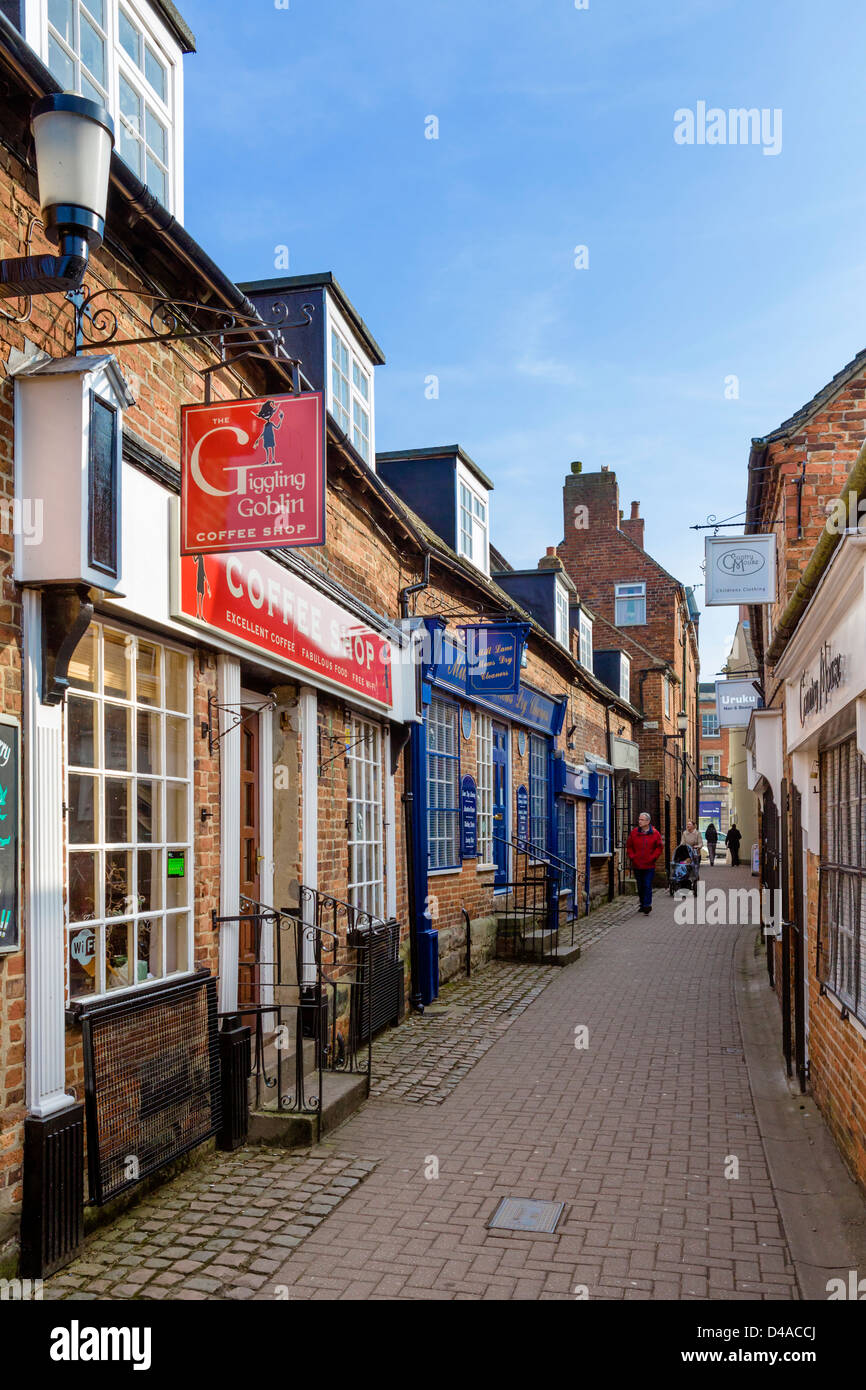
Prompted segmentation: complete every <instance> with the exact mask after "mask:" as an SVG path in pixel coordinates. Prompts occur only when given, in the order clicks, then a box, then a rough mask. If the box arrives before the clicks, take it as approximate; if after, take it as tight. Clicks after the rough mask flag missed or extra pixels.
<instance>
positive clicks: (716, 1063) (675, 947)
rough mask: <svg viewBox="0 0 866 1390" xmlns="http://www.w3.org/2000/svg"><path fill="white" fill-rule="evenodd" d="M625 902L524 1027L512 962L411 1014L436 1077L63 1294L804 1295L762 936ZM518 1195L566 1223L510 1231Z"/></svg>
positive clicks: (111, 1259) (177, 1189)
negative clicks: (770, 1161)
mask: <svg viewBox="0 0 866 1390" xmlns="http://www.w3.org/2000/svg"><path fill="white" fill-rule="evenodd" d="M703 872H704V875H705V877H706V878H707V880H708V881H709V882H711V883H722V884H725V885H726V886H735V884H736V885H740V886H750V884H751V880H750V878H749V875H748V871H747V870H742V871H740V873H739V874H737V875H736V876H735V875H734V873H732V871H729V870H725V869H723V868H722V869H716V870H708V869H706V868H705V869H704V871H703ZM607 915H608V918H609V921H608V922H607V924H606V929H605V930H604V931H601V930H598V931H596V930H595V928H594V927H593V932H592V935H593V939H592V943H591V944H589V946H588V948H587V949H585V951H584V955H583V957H582V959H581V960H580V961H578V962H577V963H576V964H574V965H572V966H569V967H567V968H566V969H556V968H553V967H551V968H548V969H547V970H544V969H542V968H540V967H527V968H526V969H527V976H526V980H527V988H526V990H525V992H521V989H520V988H519V987H515V985H514V982H513V981H509V982H508V988H507V990H506V993H505V996H504V997H505V1006H504V1008H503V1010H502V1014H503V1019H504V1022H505V1023H506V1025H507V1026H504V1027H501V1028H500V1027H498V1025H497V1027H496V1028H493V1027H491V1023H490V1011H491V989H492V990H493V995H494V996H495V995H496V987H495V981H496V979H497V978H498V979H499V980H500V982H502V981H503V980H504V978H505V977H504V976H503V973H502V970H501V969H499V970H498V971H496V970H495V971H494V972H492V973H491V972H482V973H481V974H479V976H478V977H477V979H476V980H475V981H472V982H470V983H469V984H468V985H462V986H460V987H459V989H457V990H454V991H450V992H448V995H446V1001H445V1003H446V1008H445V1012H444V1014H442V1015H440V1017H439V1018H438V1019H437V1020H436V1021H435V1022H432V1023H428V1024H426V1025H425V1024H423V1023H418V1024H416V1023H413V1024H411V1025H410V1026H409V1027H408V1028H406V1029H405V1030H404V1031H403V1034H402V1037H403V1038H405V1039H406V1040H409V1039H410V1038H412V1037H413V1036H414V1037H415V1038H416V1039H417V1045H418V1056H417V1058H416V1061H419V1062H420V1063H421V1065H420V1067H419V1071H420V1073H421V1074H422V1075H423V1074H424V1072H425V1068H426V1069H427V1070H428V1071H429V1069H430V1067H434V1066H435V1067H439V1068H440V1070H439V1072H438V1073H436V1072H434V1075H438V1076H439V1080H438V1081H434V1082H433V1083H432V1089H431V1088H428V1089H426V1090H423V1091H417V1093H416V1094H411V1090H412V1086H410V1087H408V1088H406V1089H404V1096H403V1098H402V1099H398V1098H396V1095H395V1092H396V1091H397V1089H398V1085H397V1084H395V1085H394V1086H393V1087H392V1088H391V1090H390V1091H389V1092H386V1094H384V1095H382V1096H379V1097H374V1098H373V1099H371V1101H370V1102H369V1103H368V1104H367V1105H366V1106H365V1107H364V1109H363V1110H362V1111H360V1112H359V1113H358V1114H357V1115H356V1116H355V1117H353V1118H352V1119H351V1120H350V1121H349V1122H348V1123H347V1124H346V1125H344V1126H343V1127H342V1128H341V1129H340V1130H339V1131H338V1132H337V1133H336V1134H335V1135H333V1136H331V1138H330V1140H329V1141H326V1142H325V1143H323V1144H321V1145H319V1146H318V1147H317V1148H316V1149H315V1150H314V1151H313V1152H312V1153H311V1154H308V1155H288V1154H285V1153H282V1152H280V1151H277V1150H245V1151H242V1152H241V1153H240V1154H234V1155H220V1156H219V1157H218V1158H216V1159H214V1160H208V1162H207V1163H205V1164H204V1165H202V1166H201V1167H199V1168H197V1169H194V1170H192V1171H191V1172H190V1173H188V1174H186V1175H185V1176H184V1177H182V1178H180V1179H178V1180H177V1181H176V1182H174V1183H171V1184H169V1185H167V1186H166V1187H164V1188H162V1189H161V1190H160V1191H159V1192H157V1193H154V1194H152V1196H151V1197H149V1198H147V1199H146V1202H145V1203H143V1204H141V1205H140V1206H138V1207H136V1208H134V1209H133V1210H132V1211H131V1212H130V1213H129V1214H128V1215H127V1217H125V1218H124V1221H123V1223H122V1225H121V1226H120V1227H118V1225H115V1226H113V1227H111V1228H109V1229H108V1230H106V1231H105V1232H103V1233H100V1234H97V1235H96V1236H94V1237H93V1238H92V1239H91V1241H90V1242H89V1243H88V1246H87V1248H86V1251H85V1259H84V1260H83V1261H79V1262H77V1264H76V1265H74V1266H72V1267H71V1269H70V1270H68V1271H66V1272H65V1273H64V1274H63V1275H60V1276H57V1277H56V1278H55V1279H53V1280H50V1281H49V1282H48V1286H47V1288H46V1296H48V1297H67V1298H80V1297H82V1296H83V1297H93V1296H96V1297H98V1298H106V1297H109V1298H110V1297H115V1298H117V1297H121V1298H123V1297H130V1296H138V1297H140V1298H153V1297H170V1298H177V1297H180V1298H201V1297H216V1298H221V1297H222V1298H225V1297H232V1298H248V1297H254V1298H256V1299H272V1298H285V1297H289V1298H292V1299H310V1298H313V1299H335V1298H336V1299H355V1298H364V1299H366V1298H372V1299H382V1298H410V1299H574V1298H582V1297H588V1298H590V1299H597V1298H602V1299H623V1298H626V1299H713V1298H719V1299H729V1298H739V1299H756V1298H758V1299H761V1298H765V1299H781V1300H791V1299H797V1298H798V1297H799V1291H798V1286H797V1281H796V1278H795V1274H794V1270H793V1267H792V1263H791V1257H790V1252H789V1249H788V1246H787V1243H786V1240H785V1236H784V1234H783V1231H782V1227H781V1224H780V1219H779V1212H778V1209H777V1205H776V1199H775V1196H774V1192H773V1189H772V1186H771V1182H770V1177H769V1173H768V1170H767V1165H766V1160H765V1156H764V1147H763V1144H762V1142H761V1136H760V1133H759V1131H758V1124H757V1119H756V1113H755V1108H754V1104H753V1101H752V1094H751V1091H750V1087H749V1080H748V1075H747V1071H746V1065H745V1060H744V1057H743V1042H742V1038H741V1035H740V1027H739V1022H738V1015H737V1008H736V1002H735V996H734V983H735V980H734V952H735V945H736V942H737V938H738V935H739V934H740V932H742V930H744V929H742V928H736V927H719V926H714V927H694V926H686V925H678V924H677V922H676V921H675V919H674V907H673V904H672V902H671V900H670V899H669V898H668V897H667V896H664V895H657V897H656V906H655V909H654V912H653V914H652V916H651V917H649V918H645V917H642V916H640V915H639V914H638V912H637V910H636V907H635V906H634V904H633V901H632V902H630V903H629V904H627V905H623V904H619V905H618V906H617V908H616V910H615V911H614V912H608V913H607ZM590 921H592V919H590ZM598 925H599V926H603V925H605V924H604V923H602V922H601V918H599V923H598ZM750 935H751V933H750ZM519 968H520V967H511V966H509V967H507V970H508V971H511V970H514V969H519ZM536 976H538V978H535V977H536ZM542 977H543V978H542ZM473 991H475V992H476V997H477V1001H478V1003H479V1005H480V1007H479V1008H478V1010H477V1011H476V1012H477V1018H476V1014H475V1013H473V1010H472V1007H471V1003H472V994H473ZM455 998H456V999H457V1000H458V1002H457V1004H456V1006H453V1000H454V999H455ZM509 1001H510V1002H509ZM500 1002H501V999H500ZM769 1007H773V1005H772V1002H771V1001H770V1002H769ZM493 1012H494V1014H495V1007H494V1008H493ZM434 1017H435V1016H434ZM503 1019H500V1022H502V1021H503ZM425 1027H426V1029H427V1030H428V1033H427V1034H425V1033H423V1032H422V1031H421V1030H422V1029H424V1028H425ZM443 1029H446V1030H447V1031H448V1033H449V1034H450V1036H452V1037H458V1036H459V1037H462V1038H463V1039H464V1040H465V1042H466V1050H465V1051H464V1052H463V1053H462V1054H461V1057H460V1060H459V1062H458V1063H457V1066H456V1067H455V1068H452V1069H451V1071H450V1072H449V1071H448V1068H447V1059H444V1062H443V1058H442V1056H441V1055H437V1056H433V1057H431V1056H430V1055H429V1054H428V1052H427V1050H426V1049H427V1048H428V1046H429V1047H431V1048H433V1049H434V1050H435V1051H436V1052H437V1053H438V1052H439V1050H440V1042H439V1041H435V1042H432V1041H431V1042H430V1043H429V1044H428V1043H425V1041H424V1038H425V1036H429V1038H430V1039H431V1040H433V1039H436V1040H439V1039H441V1038H442V1037H444V1036H446V1034H445V1033H443V1032H442V1030H443ZM479 1042H485V1043H486V1046H485V1047H484V1049H483V1052H482V1051H480V1050H479V1048H478V1044H479ZM576 1044H577V1045H576ZM403 1045H404V1044H403V1042H402V1041H401V1040H396V1041H395V1040H393V1039H391V1040H388V1041H387V1042H386V1044H385V1045H384V1046H385V1047H386V1048H387V1047H391V1048H392V1049H396V1048H402V1047H403ZM476 1052H478V1060H477V1061H475V1062H474V1065H473V1064H472V1063H473V1061H474V1058H475V1055H476ZM443 1065H444V1069H443ZM398 1070H399V1067H397V1066H395V1067H394V1068H393V1072H392V1074H396V1072H397V1071H398ZM455 1070H456V1071H458V1072H459V1074H458V1075H457V1076H455V1075H454V1074H453V1073H454V1071H455ZM429 1079H430V1078H429V1076H428V1080H429ZM416 1080H417V1078H416ZM400 1084H402V1083H400ZM412 1085H415V1082H413V1083H412ZM419 1099H421V1100H426V1101H427V1102H428V1103H427V1104H417V1103H415V1104H412V1103H407V1102H408V1101H412V1100H415V1101H417V1100H419ZM735 1172H736V1173H737V1176H733V1174H734V1173H735ZM505 1196H514V1197H518V1198H540V1199H549V1200H555V1201H557V1202H562V1203H564V1204H565V1210H564V1213H563V1215H562V1218H561V1220H560V1222H559V1225H558V1227H557V1229H556V1232H555V1233H554V1234H552V1235H532V1234H528V1233H524V1232H515V1233H511V1232H502V1231H496V1232H494V1231H491V1230H489V1229H488V1228H487V1223H488V1221H489V1219H490V1217H491V1216H492V1214H493V1212H494V1210H495V1208H496V1206H497V1205H498V1203H499V1201H500V1199H501V1198H502V1197H505ZM305 1218H306V1219H305ZM143 1271H147V1277H146V1278H143V1277H142V1272H143Z"/></svg>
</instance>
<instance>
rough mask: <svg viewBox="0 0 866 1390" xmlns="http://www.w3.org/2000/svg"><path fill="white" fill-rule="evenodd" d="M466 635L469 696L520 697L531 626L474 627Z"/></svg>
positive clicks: (491, 624) (467, 628)
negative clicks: (522, 672)
mask: <svg viewBox="0 0 866 1390" xmlns="http://www.w3.org/2000/svg"><path fill="white" fill-rule="evenodd" d="M460 631H461V632H463V633H465V634H466V637H465V641H466V693H467V694H468V695H482V696H483V695H516V694H517V692H518V690H519V689H520V662H521V659H522V657H523V649H524V647H525V646H526V639H527V637H528V636H529V623H484V624H481V623H471V624H466V625H465V626H463V627H461V628H460Z"/></svg>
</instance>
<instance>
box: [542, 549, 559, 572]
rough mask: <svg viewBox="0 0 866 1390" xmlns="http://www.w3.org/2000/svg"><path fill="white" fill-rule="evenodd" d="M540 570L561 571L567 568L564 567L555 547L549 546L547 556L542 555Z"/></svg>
mask: <svg viewBox="0 0 866 1390" xmlns="http://www.w3.org/2000/svg"><path fill="white" fill-rule="evenodd" d="M538 568H539V569H540V570H561V569H564V568H565V566H564V565H563V563H562V561H561V560H560V558H559V556H558V555H557V553H556V546H555V545H549V546H548V547H547V554H546V555H542V557H541V559H540V560H539V562H538Z"/></svg>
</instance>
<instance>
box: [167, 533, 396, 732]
mask: <svg viewBox="0 0 866 1390" xmlns="http://www.w3.org/2000/svg"><path fill="white" fill-rule="evenodd" d="M175 602H176V604H177V605H178V610H179V611H177V612H176V614H175V616H176V617H179V618H181V619H182V620H183V621H184V622H187V623H192V624H194V625H195V626H198V627H206V628H214V629H216V630H217V631H219V632H221V633H225V634H226V635H227V636H229V637H231V638H232V640H233V641H234V642H240V643H243V644H244V645H246V646H248V647H251V648H253V649H254V650H255V651H256V652H258V653H259V655H260V656H261V654H262V653H267V654H269V655H270V656H273V657H277V658H279V659H281V660H282V661H283V662H286V663H287V664H288V665H290V666H291V667H292V668H294V669H295V670H298V669H300V670H301V671H302V672H309V673H311V674H313V675H314V676H316V675H318V676H321V677H322V678H323V680H325V681H327V682H329V683H330V684H331V685H336V686H338V687H339V688H340V689H341V690H343V691H347V692H349V693H350V694H355V695H359V696H363V697H364V699H366V700H371V701H374V702H375V703H376V704H379V705H383V706H384V707H385V708H386V709H390V708H391V706H392V704H393V692H392V679H391V644H390V642H389V641H388V639H387V638H385V637H383V636H381V635H380V634H379V633H376V632H374V631H373V629H372V628H369V627H366V626H365V625H364V624H362V623H360V622H359V621H358V620H357V619H356V618H355V617H354V616H353V614H351V613H349V612H347V611H346V610H345V609H343V608H341V607H340V606H339V605H338V604H336V603H334V602H333V601H332V600H331V599H329V598H326V597H325V595H324V594H321V593H319V591H318V589H314V588H313V586H312V585H311V584H307V583H305V581H304V580H303V579H300V578H299V577H298V576H297V575H296V574H293V573H292V571H291V570H288V569H285V568H284V566H283V565H279V564H277V562H276V560H272V559H270V558H269V556H267V555H208V556H205V555H196V556H182V557H181V560H180V582H179V594H178V595H177V598H176V600H175Z"/></svg>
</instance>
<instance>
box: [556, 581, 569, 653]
mask: <svg viewBox="0 0 866 1390" xmlns="http://www.w3.org/2000/svg"><path fill="white" fill-rule="evenodd" d="M569 630H570V629H569V621H568V594H567V593H566V590H565V588H564V586H563V585H562V584H557V586H556V640H557V642H559V644H560V646H563V647H565V649H566V650H567V651H568V650H570V647H569V640H568V639H569Z"/></svg>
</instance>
